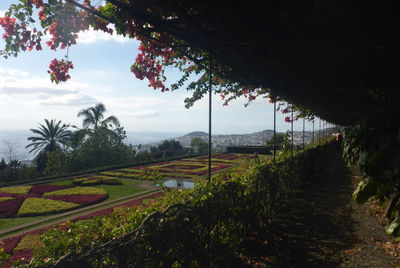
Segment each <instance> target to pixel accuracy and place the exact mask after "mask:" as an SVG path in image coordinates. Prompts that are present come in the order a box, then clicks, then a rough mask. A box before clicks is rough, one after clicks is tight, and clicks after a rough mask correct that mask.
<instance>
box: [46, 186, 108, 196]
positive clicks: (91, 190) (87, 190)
mask: <svg viewBox="0 0 400 268" xmlns="http://www.w3.org/2000/svg"><path fill="white" fill-rule="evenodd" d="M77 194H82V195H88V194H99V195H106V194H107V192H106V191H104V190H103V189H99V188H95V187H73V188H69V189H64V190H58V191H54V192H47V193H44V194H43V196H52V195H77Z"/></svg>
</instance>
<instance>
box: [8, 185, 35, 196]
mask: <svg viewBox="0 0 400 268" xmlns="http://www.w3.org/2000/svg"><path fill="white" fill-rule="evenodd" d="M31 188H32V186H13V187H2V188H0V193H9V194H27V193H28V192H29V190H30V189H31Z"/></svg>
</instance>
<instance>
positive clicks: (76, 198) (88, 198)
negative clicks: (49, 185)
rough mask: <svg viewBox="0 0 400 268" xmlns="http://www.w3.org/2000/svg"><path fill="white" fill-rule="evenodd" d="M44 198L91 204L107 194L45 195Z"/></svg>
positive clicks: (104, 197)
mask: <svg viewBox="0 0 400 268" xmlns="http://www.w3.org/2000/svg"><path fill="white" fill-rule="evenodd" d="M46 198H48V199H53V200H59V201H64V202H72V203H75V204H80V205H91V204H96V203H99V202H101V201H103V200H105V199H107V195H106V194H90V195H82V194H77V195H50V196H46Z"/></svg>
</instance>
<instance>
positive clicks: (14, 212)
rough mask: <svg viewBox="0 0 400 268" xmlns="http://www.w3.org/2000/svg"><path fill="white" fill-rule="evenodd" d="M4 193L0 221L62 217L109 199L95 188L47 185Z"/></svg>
mask: <svg viewBox="0 0 400 268" xmlns="http://www.w3.org/2000/svg"><path fill="white" fill-rule="evenodd" d="M110 180H113V179H112V178H111V179H110ZM1 189H2V190H3V192H1V193H0V218H10V217H23V216H38V215H47V214H54V213H60V212H64V211H67V210H71V209H75V208H78V207H81V206H86V205H91V204H94V203H98V202H101V201H103V200H105V199H107V197H108V194H107V192H106V191H104V190H103V189H99V188H94V187H72V186H64V185H45V184H44V185H34V186H15V187H5V188H1Z"/></svg>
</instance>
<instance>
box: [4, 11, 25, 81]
mask: <svg viewBox="0 0 400 268" xmlns="http://www.w3.org/2000/svg"><path fill="white" fill-rule="evenodd" d="M0 17H1V14H0ZM6 75H9V76H28V72H26V71H23V70H18V69H8V68H3V67H1V66H0V76H2V77H4V76H6ZM0 85H1V84H0Z"/></svg>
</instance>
